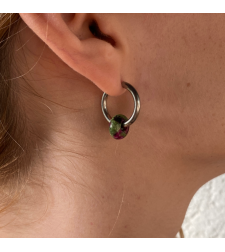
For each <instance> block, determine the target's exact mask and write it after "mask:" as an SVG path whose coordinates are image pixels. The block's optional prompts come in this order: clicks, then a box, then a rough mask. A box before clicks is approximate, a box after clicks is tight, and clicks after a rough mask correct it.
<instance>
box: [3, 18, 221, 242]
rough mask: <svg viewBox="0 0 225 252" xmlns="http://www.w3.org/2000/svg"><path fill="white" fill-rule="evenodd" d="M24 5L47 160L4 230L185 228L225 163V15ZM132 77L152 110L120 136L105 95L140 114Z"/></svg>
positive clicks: (32, 114) (24, 52) (116, 110)
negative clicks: (95, 30) (192, 207)
mask: <svg viewBox="0 0 225 252" xmlns="http://www.w3.org/2000/svg"><path fill="white" fill-rule="evenodd" d="M21 17H22V19H23V22H22V23H21V29H22V31H21V32H20V40H19V41H17V42H16V43H15V51H16V49H18V48H20V47H21V46H22V48H21V49H20V50H17V52H15V59H16V60H17V61H18V62H22V63H20V66H19V71H20V74H25V75H24V78H25V79H26V80H27V82H25V81H24V79H22V78H18V85H19V86H20V87H21V94H22V96H21V97H22V100H23V104H24V106H25V111H26V115H27V118H28V119H29V120H28V121H29V125H30V126H31V129H32V131H33V133H34V136H35V135H38V137H34V141H35V142H36V146H37V148H36V149H35V150H34V151H36V153H37V158H36V160H37V161H36V163H35V165H33V167H32V170H33V171H35V172H34V175H33V177H32V180H31V182H30V184H28V185H27V186H26V189H25V191H24V195H23V197H21V199H20V201H19V202H18V204H17V206H18V207H16V208H15V210H14V211H10V212H9V213H7V214H6V215H5V216H4V221H5V222H7V221H10V224H8V225H7V227H5V228H2V229H1V231H0V236H1V237H175V235H176V233H177V232H178V230H179V229H180V227H181V225H182V222H183V219H184V216H185V213H186V210H187V207H188V205H189V203H190V201H191V199H192V197H193V195H194V194H195V193H196V191H197V190H198V189H199V188H200V187H201V186H202V185H203V184H205V183H206V182H207V181H209V180H211V179H213V178H215V177H216V176H219V175H221V174H223V173H225V141H224V138H225V109H224V108H225V85H224V83H225V57H224V55H225V54H224V53H225V44H224V41H225V33H224V32H222V31H224V29H225V15H224V14H63V15H61V14H21ZM93 20H95V21H96V22H97V24H98V26H99V29H100V30H101V32H102V33H104V34H106V35H108V36H110V38H111V39H112V40H110V41H114V43H111V44H110V42H109V40H108V41H107V39H106V38H107V37H101V38H99V37H98V36H97V37H95V36H94V35H93V34H92V33H91V32H90V30H89V25H90V23H91V22H92V21H93ZM26 26H28V27H27V28H25V27H26ZM25 60H26V61H25ZM23 62H26V64H25V63H23ZM33 66H35V67H33ZM12 77H13V78H14V77H17V75H16V74H15V76H12ZM121 81H126V82H128V83H130V84H131V85H133V86H134V87H135V88H136V90H137V92H138V93H139V96H140V100H141V111H140V115H139V117H138V119H137V120H136V121H135V123H134V124H133V125H131V126H130V130H129V133H128V135H127V136H126V137H125V138H124V139H122V140H115V139H113V138H112V137H111V136H110V135H109V125H108V122H107V121H106V120H105V118H104V116H103V114H102V111H101V106H100V102H101V97H102V94H103V92H106V93H108V94H109V96H110V97H109V98H108V103H107V106H108V109H109V112H110V114H111V115H112V116H113V115H116V114H124V115H126V116H127V117H129V116H130V115H131V113H132V111H133V106H134V105H133V100H132V97H131V95H130V94H129V92H126V91H125V90H124V89H123V88H122V86H121ZM27 83H29V85H30V86H31V87H32V88H33V89H35V90H36V91H37V92H38V93H39V94H40V95H41V96H42V97H43V98H40V97H36V96H34V95H32V94H30V93H29V92H26V88H27ZM60 105H62V106H60ZM36 180H38V181H39V182H40V183H35V182H34V181H36ZM18 209H20V211H19V212H18ZM15 216H17V217H16V218H15Z"/></svg>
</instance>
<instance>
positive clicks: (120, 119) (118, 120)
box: [109, 115, 129, 139]
mask: <svg viewBox="0 0 225 252" xmlns="http://www.w3.org/2000/svg"><path fill="white" fill-rule="evenodd" d="M127 120H128V119H127V117H126V116H124V115H116V116H114V117H113V118H112V119H111V121H110V124H109V133H110V135H111V136H112V137H113V138H115V139H123V138H124V137H125V136H126V135H127V134H128V131H129V126H128V127H124V126H123V124H124V123H125V122H126V121H127Z"/></svg>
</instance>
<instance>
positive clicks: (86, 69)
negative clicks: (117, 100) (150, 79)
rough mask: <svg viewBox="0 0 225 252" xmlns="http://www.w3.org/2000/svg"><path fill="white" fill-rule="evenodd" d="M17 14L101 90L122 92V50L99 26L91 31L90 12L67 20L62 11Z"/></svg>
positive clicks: (91, 20)
mask: <svg viewBox="0 0 225 252" xmlns="http://www.w3.org/2000/svg"><path fill="white" fill-rule="evenodd" d="M64 15H66V14H64ZM68 15H71V14H68ZM20 16H21V18H22V19H23V21H24V22H25V23H26V24H27V25H28V26H29V27H30V28H31V29H32V30H33V32H34V33H36V34H37V36H38V37H39V38H40V39H42V40H43V41H44V42H45V43H46V44H47V45H48V47H49V48H50V49H51V50H52V51H53V52H54V53H55V54H56V55H57V56H58V57H59V58H60V59H61V60H63V61H64V62H65V63H66V64H67V65H68V66H70V67H71V68H72V69H73V70H74V71H76V72H78V73H79V74H81V75H83V76H85V77H86V78H87V79H89V80H90V81H92V82H93V83H94V84H95V85H96V86H98V87H99V88H100V89H101V90H102V91H103V92H105V93H107V94H109V95H111V96H117V95H121V94H122V93H124V92H125V89H124V88H123V87H122V85H121V81H122V80H121V64H122V54H121V51H119V50H117V48H116V47H115V46H114V45H115V43H116V41H115V39H114V38H113V37H112V36H110V34H104V33H102V32H101V31H100V29H99V27H98V26H97V28H96V29H98V30H96V31H94V30H93V29H94V27H93V18H92V17H91V14H75V15H74V17H73V16H70V17H69V19H66V17H65V16H64V18H63V17H62V15H61V14H33V13H30V14H27V13H26V14H20ZM66 20H69V21H68V22H67V21H66ZM94 22H96V24H97V21H96V20H95V21H94ZM91 25H92V26H91ZM95 32H96V33H95ZM96 34H97V35H96Z"/></svg>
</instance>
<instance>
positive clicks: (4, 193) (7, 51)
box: [0, 13, 30, 213]
mask: <svg viewBox="0 0 225 252" xmlns="http://www.w3.org/2000/svg"><path fill="white" fill-rule="evenodd" d="M19 23H20V16H19V14H10V13H2V14H0V202H1V203H0V213H2V212H5V211H6V209H7V208H8V207H9V206H11V205H12V204H13V203H14V202H16V199H18V198H19V195H20V193H21V190H22V187H23V186H24V182H25V180H26V178H27V175H28V174H29V172H30V171H29V157H30V155H29V152H28V141H27V137H26V136H27V132H26V127H25V116H24V113H22V111H21V106H20V100H19V91H18V85H16V81H15V80H12V79H10V76H11V73H12V70H13V66H15V62H14V61H13V42H14V40H15V39H16V37H17V36H16V35H17V34H16V33H17V27H18V26H19Z"/></svg>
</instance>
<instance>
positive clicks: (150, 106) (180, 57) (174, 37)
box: [131, 14, 225, 157]
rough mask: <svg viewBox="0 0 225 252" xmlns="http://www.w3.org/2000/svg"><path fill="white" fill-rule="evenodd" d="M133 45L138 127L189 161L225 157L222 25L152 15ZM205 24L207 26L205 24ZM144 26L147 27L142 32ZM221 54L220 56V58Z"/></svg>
mask: <svg viewBox="0 0 225 252" xmlns="http://www.w3.org/2000/svg"><path fill="white" fill-rule="evenodd" d="M146 19H147V20H148V25H146V26H144V28H145V29H148V33H147V32H146V31H147V30H145V34H142V35H140V34H141V32H140V31H139V33H140V34H139V35H140V37H141V39H140V43H141V46H140V44H139V46H138V45H137V43H136V44H135V45H134V47H133V50H131V51H132V52H133V57H134V58H135V59H136V69H137V71H136V72H137V74H136V77H135V78H136V80H135V81H136V82H137V83H138V84H139V86H140V88H139V90H140V97H141V101H142V111H141V112H142V118H143V122H142V123H143V125H144V124H145V125H146V126H147V131H148V134H149V135H150V136H151V140H152V139H154V141H155V143H157V144H159V143H160V146H162V147H163V148H165V149H166V148H167V149H172V150H174V151H176V152H178V153H182V154H184V155H190V156H194V155H196V156H199V157H200V156H201V157H203V156H204V157H207V156H214V157H216V156H217V157H218V156H219V155H223V156H224V155H225V151H224V149H225V143H224V142H225V141H223V139H224V107H225V95H224V94H225V86H224V79H225V59H224V57H223V56H221V53H222V52H223V51H225V48H224V45H222V44H221V41H222V40H221V39H223V41H224V39H225V35H221V33H220V32H215V29H213V26H212V25H211V21H213V24H214V25H216V26H218V27H220V22H219V21H221V20H216V19H215V20H211V19H208V16H201V15H175V14H174V15H166V14H164V15H160V14H158V15H152V16H148V17H146ZM207 20H208V21H207ZM147 26H148V28H147ZM222 55H223V53H222Z"/></svg>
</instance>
